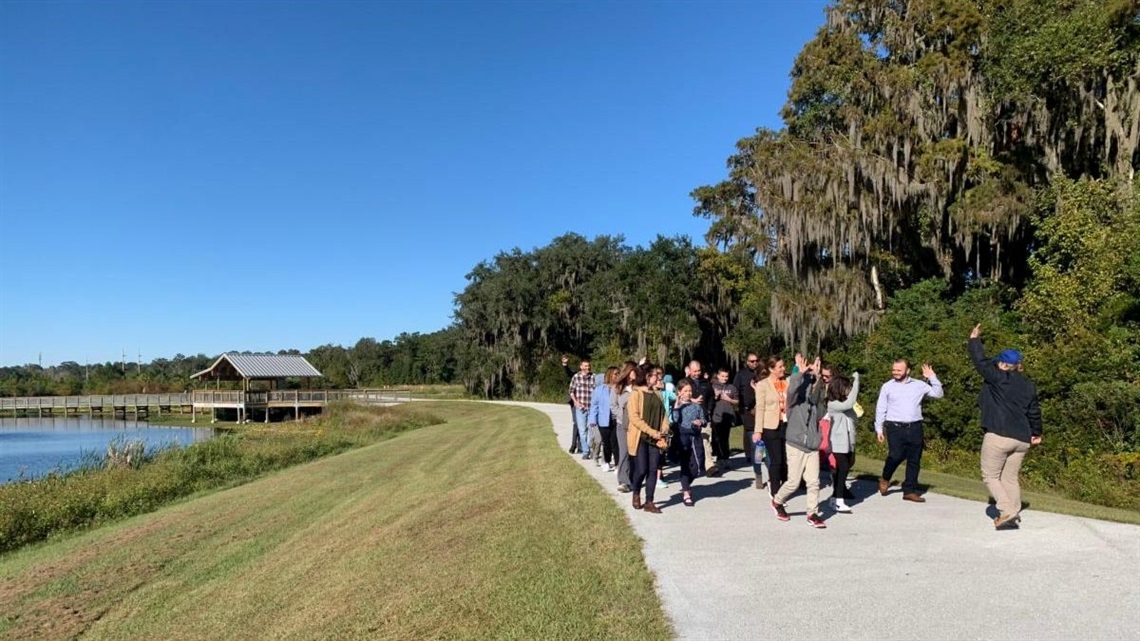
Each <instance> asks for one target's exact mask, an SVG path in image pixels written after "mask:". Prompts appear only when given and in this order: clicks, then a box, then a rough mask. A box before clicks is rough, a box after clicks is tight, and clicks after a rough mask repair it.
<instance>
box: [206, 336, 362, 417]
mask: <svg viewBox="0 0 1140 641" xmlns="http://www.w3.org/2000/svg"><path fill="white" fill-rule="evenodd" d="M190 378H192V379H196V380H199V381H203V382H204V383H205V385H204V387H203V388H202V389H196V390H194V392H193V395H194V398H193V410H192V414H193V415H192V418H191V421H192V422H196V421H197V413H198V412H197V411H198V410H199V409H202V410H203V411H205V410H206V409H209V410H210V413H211V418H212V420H213V421H216V420H217V411H218V410H227V411H228V410H235V411H236V412H237V420H238V422H239V423H244V422H246V421H248V420H249V414H250V412H251V411H252V412H255V413H258V414H262V413H263V415H264V420H265V422H266V423H268V422H269V416H270V414H271V413H272V411H273V410H274V409H280V410H284V409H286V408H291V409H292V410H293V411H292V414H293V417H294V418H296V419H299V418H300V417H301V414H302V413H303V412H305V411H306V410H312V409H313V408H315V411H316V412H320V411H321V409H323V408H324V407H325V406H326V405H328V402H329V400H335V398H338V397H339V394H338V392H337V391H334V390H314V389H311V384H312V381H313V380H320V379H322V378H324V377H323V376H322V375H321V373H320V372H319V371H317V368H315V367H313V366H312V364H311V363H309V361H307V360H305V357H304V356H291V355H277V354H234V353H226V354H222V355H221V356H219V357H218V360H216V361H214V363H213V365H210V367H208V368H206V369H204V370H202V371H201V372H198V373H197V374H194V375H193V376H191V377H190ZM288 379H300V380H301V382H302V384H301V387H302V388H301V389H292V390H287V389H285V387H286V381H287V380H288ZM211 381H212V382H213V383H214V389H209V387H210V382H211ZM223 382H226V383H240V385H238V386H237V387H238V389H222V383H223ZM227 387H228V386H227Z"/></svg>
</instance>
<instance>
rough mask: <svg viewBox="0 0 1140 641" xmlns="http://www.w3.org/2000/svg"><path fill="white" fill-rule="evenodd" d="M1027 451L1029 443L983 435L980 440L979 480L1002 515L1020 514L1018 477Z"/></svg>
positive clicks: (993, 435) (995, 435)
mask: <svg viewBox="0 0 1140 641" xmlns="http://www.w3.org/2000/svg"><path fill="white" fill-rule="evenodd" d="M1028 451H1029V443H1026V442H1025V441H1019V440H1017V439H1014V438H1007V437H1005V436H998V435H997V434H986V436H985V438H983V439H982V480H983V481H985V482H986V487H987V488H988V489H989V491H990V494H991V495H993V497H994V500H996V501H997V508H998V511H999V512H1001V515H1002V516H1016V515H1017V513H1018V512H1020V511H1021V485H1020V484H1019V483H1018V481H1017V474H1018V472H1019V471H1020V470H1021V461H1022V459H1024V458H1025V453H1026V452H1028Z"/></svg>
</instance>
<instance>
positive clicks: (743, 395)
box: [732, 367, 756, 413]
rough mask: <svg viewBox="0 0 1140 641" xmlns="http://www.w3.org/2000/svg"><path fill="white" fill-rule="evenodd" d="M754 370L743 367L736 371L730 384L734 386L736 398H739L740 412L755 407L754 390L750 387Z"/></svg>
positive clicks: (754, 373)
mask: <svg viewBox="0 0 1140 641" xmlns="http://www.w3.org/2000/svg"><path fill="white" fill-rule="evenodd" d="M755 376H756V372H754V371H752V370H750V369H748V368H747V367H745V368H744V369H742V370H740V371H739V372H737V373H736V378H734V379H732V384H733V385H734V386H735V387H736V394H737V398H739V399H740V408H739V409H740V412H741V413H744V412H746V411H749V410H751V409H752V408H754V407H756V390H754V389H752V379H753V378H754V377H755Z"/></svg>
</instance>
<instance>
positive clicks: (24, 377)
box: [0, 330, 456, 396]
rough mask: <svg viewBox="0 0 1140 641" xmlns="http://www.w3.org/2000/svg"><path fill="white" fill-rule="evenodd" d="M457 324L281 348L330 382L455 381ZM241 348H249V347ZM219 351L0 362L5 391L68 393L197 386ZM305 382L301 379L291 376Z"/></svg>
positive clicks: (15, 393)
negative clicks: (348, 342)
mask: <svg viewBox="0 0 1140 641" xmlns="http://www.w3.org/2000/svg"><path fill="white" fill-rule="evenodd" d="M454 335H455V331H454V330H445V331H441V332H436V333H433V334H426V335H424V334H400V335H399V336H397V337H396V338H395V339H394V340H386V341H376V340H374V339H371V338H362V339H360V340H359V341H357V343H356V344H355V345H353V346H352V347H347V348H346V347H341V346H339V345H331V344H330V345H322V346H321V347H317V348H315V349H313V350H310V351H309V352H307V353H306V352H301V351H300V350H296V349H283V350H280V351H278V352H277V353H278V354H291V355H301V356H304V357H306V358H307V359H308V360H309V362H310V363H312V364H313V366H314V367H316V368H317V369H318V370H320V371H321V373H322V374H324V375H325V377H326V378H325V381H324V383H323V384H324V385H327V386H330V387H337V388H342V387H379V386H387V385H425V384H433V383H450V382H452V381H453V380H454V377H455V367H456V364H455V358H454V356H453V355H451V354H449V352H450V351H451V341H453V340H454V339H453V338H452V337H453V336H454ZM235 352H236V353H244V354H249V353H252V352H248V351H244V352H238V351H237V350H235ZM217 357H218V355H214V356H207V355H205V354H198V355H196V356H184V355H182V354H177V355H175V356H174V357H173V358H169V359H167V358H158V359H155V360H153V361H150V362H149V363H142V364H141V365H140V364H139V363H137V362H127V363H125V364H124V363H122V362H113V363H112V362H107V363H91V364H81V363H77V362H74V361H67V362H64V363H60V364H59V365H53V366H49V367H41V366H39V365H36V364H29V365H20V366H14V367H0V395H3V396H63V395H74V394H134V393H145V392H150V393H156V392H182V391H185V390H187V389H189V388H192V387H194V386H195V382H194V381H192V380H191V378H190V377H191V376H192V375H194V374H195V373H197V372H200V371H202V370H204V369H206V368H207V367H209V366H210V365H211V364H212V363H213V362H214V360H215V359H217ZM290 383H291V384H299V381H290Z"/></svg>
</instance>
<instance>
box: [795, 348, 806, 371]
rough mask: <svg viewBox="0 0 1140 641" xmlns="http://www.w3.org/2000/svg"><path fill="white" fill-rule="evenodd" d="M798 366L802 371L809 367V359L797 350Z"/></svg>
mask: <svg viewBox="0 0 1140 641" xmlns="http://www.w3.org/2000/svg"><path fill="white" fill-rule="evenodd" d="M796 367H798V368H799V370H800V371H801V372H802V371H804V370H805V369H807V359H806V358H804V355H803V354H800V353H799V352H796Z"/></svg>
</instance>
